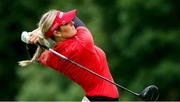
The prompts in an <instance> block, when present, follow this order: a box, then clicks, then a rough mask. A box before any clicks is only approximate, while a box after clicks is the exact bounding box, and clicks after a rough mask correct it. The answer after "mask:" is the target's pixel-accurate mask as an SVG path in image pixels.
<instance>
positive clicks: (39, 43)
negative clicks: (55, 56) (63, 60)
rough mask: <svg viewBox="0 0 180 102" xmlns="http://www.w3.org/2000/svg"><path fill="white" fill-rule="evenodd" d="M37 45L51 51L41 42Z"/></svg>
mask: <svg viewBox="0 0 180 102" xmlns="http://www.w3.org/2000/svg"><path fill="white" fill-rule="evenodd" d="M37 45H39V46H41V47H42V48H45V49H47V50H49V47H47V46H45V45H41V44H40V43H39V42H38V43H37Z"/></svg>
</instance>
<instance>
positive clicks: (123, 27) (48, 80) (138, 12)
mask: <svg viewBox="0 0 180 102" xmlns="http://www.w3.org/2000/svg"><path fill="white" fill-rule="evenodd" d="M179 4H180V1H179V0H1V1H0V17H1V19H0V36H1V37H0V100H1V101H2V100H3V101H5V100H16V101H22V100H26V101H28V100H33V101H38V100H41V101H42V100H46V101H49V100H50V101H72V100H76V101H80V100H81V99H82V97H83V95H84V93H83V91H82V90H81V88H80V87H79V86H78V85H77V84H75V83H73V82H72V81H70V80H69V79H68V78H66V77H65V76H63V75H62V74H59V73H58V72H56V71H54V70H52V69H50V68H45V67H43V66H42V65H40V64H33V65H31V66H28V67H26V68H21V67H19V66H18V64H17V61H19V60H24V59H27V57H28V56H27V52H26V50H25V45H24V44H23V43H22V42H21V41H20V35H21V32H22V31H23V30H26V31H32V30H33V29H35V28H36V27H37V23H38V21H39V19H40V17H41V16H42V14H43V13H45V12H47V11H48V10H50V9H59V10H62V11H69V10H71V9H74V8H76V9H77V10H78V17H79V18H80V19H81V20H82V21H83V22H84V23H85V24H86V25H87V27H88V28H89V29H90V30H91V32H92V33H93V36H94V40H95V43H96V44H97V45H98V46H100V47H101V48H102V49H103V50H104V51H105V52H106V54H107V58H108V63H109V66H110V70H111V72H112V75H113V77H114V80H115V81H116V82H117V83H120V84H121V85H123V86H126V87H127V88H130V89H131V90H133V91H135V92H140V91H141V90H143V89H144V88H145V87H146V86H148V85H150V84H155V85H157V86H158V87H159V89H160V98H159V100H161V101H167V100H169V101H175V100H180V87H179V86H180V40H179V38H180V35H179V33H180V13H179V11H180V6H179ZM119 92H120V96H121V97H120V100H122V101H132V100H140V99H138V98H137V97H134V96H133V95H131V94H129V93H127V92H125V91H123V90H121V89H119Z"/></svg>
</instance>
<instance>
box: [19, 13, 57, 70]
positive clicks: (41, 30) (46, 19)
mask: <svg viewBox="0 0 180 102" xmlns="http://www.w3.org/2000/svg"><path fill="white" fill-rule="evenodd" d="M56 12H57V11H56V10H50V11H48V12H47V13H45V14H43V16H42V17H41V19H40V21H39V23H38V28H37V29H36V30H37V33H38V34H39V37H40V40H39V43H40V44H42V45H45V46H48V47H49V46H50V44H49V42H48V41H47V40H46V39H45V36H44V34H45V33H46V32H47V31H48V29H49V28H50V26H51V25H52V23H53V21H54V19H55V17H56ZM44 51H45V49H43V48H42V47H40V46H38V48H37V49H36V52H35V54H34V55H33V57H32V59H31V60H25V61H19V62H18V63H19V65H20V66H23V67H24V66H27V65H30V64H32V63H34V62H35V61H36V60H37V59H38V57H39V56H40V55H41V53H43V52H44Z"/></svg>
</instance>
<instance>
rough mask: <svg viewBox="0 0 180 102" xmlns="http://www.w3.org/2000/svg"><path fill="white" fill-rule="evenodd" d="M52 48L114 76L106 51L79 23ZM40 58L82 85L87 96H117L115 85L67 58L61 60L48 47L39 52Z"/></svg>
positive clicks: (105, 74)
mask: <svg viewBox="0 0 180 102" xmlns="http://www.w3.org/2000/svg"><path fill="white" fill-rule="evenodd" d="M53 49H54V50H55V51H57V52H59V53H61V54H62V55H64V56H66V57H68V58H69V59H70V60H73V61H75V62H77V63H79V64H81V65H83V66H85V67H86V68H88V69H90V70H92V71H94V72H96V73H98V74H100V75H102V76H104V77H106V78H108V79H110V80H113V78H112V76H111V74H110V71H109V68H108V65H107V61H106V56H105V53H104V52H103V51H102V50H101V49H100V48H98V47H97V46H96V45H95V44H94V42H93V38H92V35H91V33H90V31H89V30H88V29H87V28H85V27H83V26H80V27H78V28H77V34H76V35H75V36H74V37H73V38H71V39H67V40H65V41H64V42H62V43H59V44H57V45H56V46H55V47H53ZM39 62H40V63H42V64H43V65H46V66H49V67H51V68H53V69H55V70H57V71H59V72H61V73H63V74H64V75H65V76H67V77H69V78H70V79H71V80H73V81H74V82H76V83H77V84H79V85H80V86H81V87H82V88H83V89H84V91H85V93H86V96H107V97H112V98H118V97H119V94H118V90H117V87H116V86H115V85H113V84H111V83H109V82H107V81H104V80H103V79H100V78H99V77H97V76H95V75H93V74H91V73H89V72H87V71H86V70H83V69H81V68H79V67H77V66H76V65H74V64H72V63H70V62H68V61H65V60H62V59H61V58H60V57H58V56H57V55H55V54H53V53H52V52H50V51H45V52H44V53H42V55H41V56H40V58H39Z"/></svg>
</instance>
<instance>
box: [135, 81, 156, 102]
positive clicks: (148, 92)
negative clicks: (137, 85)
mask: <svg viewBox="0 0 180 102" xmlns="http://www.w3.org/2000/svg"><path fill="white" fill-rule="evenodd" d="M139 97H140V98H141V99H143V100H144V101H157V100H158V98H159V89H158V87H157V86H155V85H150V86H148V87H146V88H145V89H144V90H143V91H141V93H140V94H139Z"/></svg>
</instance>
